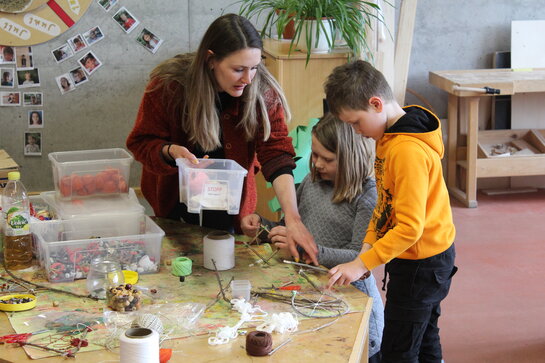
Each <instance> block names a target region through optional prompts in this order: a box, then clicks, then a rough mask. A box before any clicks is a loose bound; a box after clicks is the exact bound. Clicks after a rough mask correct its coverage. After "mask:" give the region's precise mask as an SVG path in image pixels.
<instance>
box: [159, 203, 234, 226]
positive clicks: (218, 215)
mask: <svg viewBox="0 0 545 363" xmlns="http://www.w3.org/2000/svg"><path fill="white" fill-rule="evenodd" d="M168 218H170V219H175V220H177V221H179V220H181V221H182V222H185V223H188V224H194V225H197V226H198V225H199V224H200V221H199V219H200V216H199V214H197V213H189V212H188V211H187V206H186V205H185V204H183V203H178V205H177V206H176V207H174V209H173V210H172V212H170V214H169V215H168ZM202 227H207V228H213V229H219V230H222V231H226V232H229V233H233V232H234V216H232V215H230V214H227V212H226V211H224V210H203V211H202Z"/></svg>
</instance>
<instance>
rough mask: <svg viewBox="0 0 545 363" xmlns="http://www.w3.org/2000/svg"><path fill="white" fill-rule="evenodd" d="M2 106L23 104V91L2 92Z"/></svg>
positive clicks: (0, 100) (0, 103)
mask: <svg viewBox="0 0 545 363" xmlns="http://www.w3.org/2000/svg"><path fill="white" fill-rule="evenodd" d="M0 106H21V93H20V92H0Z"/></svg>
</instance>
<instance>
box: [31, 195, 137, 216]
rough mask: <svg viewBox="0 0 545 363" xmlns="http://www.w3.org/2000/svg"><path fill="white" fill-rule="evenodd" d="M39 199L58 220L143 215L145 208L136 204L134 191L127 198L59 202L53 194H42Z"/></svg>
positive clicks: (106, 197) (115, 196)
mask: <svg viewBox="0 0 545 363" xmlns="http://www.w3.org/2000/svg"><path fill="white" fill-rule="evenodd" d="M40 197H42V199H43V200H44V201H45V202H46V203H47V204H48V205H50V206H51V207H52V208H53V209H54V210H55V211H56V212H57V215H58V217H59V218H60V219H73V218H81V217H88V216H97V215H101V216H102V215H107V214H144V212H145V208H144V206H142V205H141V204H140V203H139V202H138V197H137V196H136V193H135V192H134V189H132V188H130V189H129V194H128V198H126V197H122V196H119V195H112V196H99V197H95V198H86V199H74V200H60V199H57V198H56V193H55V192H42V193H41V194H40Z"/></svg>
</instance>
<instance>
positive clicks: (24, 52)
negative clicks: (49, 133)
mask: <svg viewBox="0 0 545 363" xmlns="http://www.w3.org/2000/svg"><path fill="white" fill-rule="evenodd" d="M0 75H1V77H2V81H1V82H0V106H6V107H10V106H11V107H13V106H24V107H28V109H27V110H25V112H24V117H23V119H24V120H25V122H26V124H27V125H26V126H27V129H31V128H32V129H38V128H42V127H43V126H44V111H43V108H42V107H43V94H42V92H38V91H36V90H35V89H34V88H36V87H40V85H41V84H40V72H39V70H38V68H36V67H35V64H34V59H33V58H32V47H12V46H3V45H0ZM21 144H22V146H23V153H24V155H29V156H33V155H36V156H40V155H42V148H41V144H42V133H41V132H40V131H37V130H33V131H32V132H31V131H26V132H25V133H24V138H23V140H22V142H21Z"/></svg>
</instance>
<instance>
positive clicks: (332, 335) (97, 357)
mask: <svg viewBox="0 0 545 363" xmlns="http://www.w3.org/2000/svg"><path fill="white" fill-rule="evenodd" d="M156 221H157V223H158V224H159V225H160V226H161V227H162V228H163V229H164V230H165V233H166V237H165V239H164V241H163V253H162V259H163V260H165V259H167V258H171V257H173V253H175V252H176V251H175V249H177V252H179V251H185V252H186V254H187V255H188V257H190V258H191V259H193V260H194V262H195V265H194V269H193V274H192V275H191V276H190V277H188V278H191V279H201V280H199V281H202V282H203V289H207V290H212V291H207V292H206V294H210V293H211V294H212V295H215V294H216V293H217V291H216V290H218V291H219V288H218V287H217V282H215V275H214V274H213V273H212V272H211V271H208V270H205V269H204V268H202V267H199V262H200V261H201V262H202V255H201V254H200V251H198V253H195V252H197V251H196V246H200V244H201V241H198V239H199V238H201V239H202V237H200V236H202V235H204V234H206V233H207V232H209V231H207V230H205V229H201V228H200V227H196V226H189V225H186V224H182V223H179V222H173V221H168V220H156ZM173 246H174V247H175V248H174V249H173ZM236 250H237V251H236V255H237V260H236V267H235V268H234V269H233V270H229V271H225V272H221V274H222V276H223V277H224V278H226V277H227V276H231V275H234V276H235V277H236V278H237V279H239V278H241V277H243V278H244V277H247V276H251V274H259V273H260V272H258V271H257V269H260V267H257V266H255V265H254V266H253V267H249V266H248V262H252V261H254V262H255V260H256V258H255V256H254V255H253V254H252V253H251V251H249V250H248V249H246V248H245V247H244V246H243V245H240V244H237V246H236ZM174 255H175V254H174ZM288 266H289V267H288ZM287 268H293V267H292V266H291V265H286V264H283V263H280V262H278V261H275V262H273V263H272V266H271V267H268V268H267V269H266V270H265V271H264V272H265V274H264V275H266V276H271V277H273V276H275V275H276V278H277V279H278V278H279V277H280V276H279V275H280V274H285V272H286V271H287V270H286V269H287ZM159 275H160V279H161V281H168V282H169V283H172V287H173V288H172V289H171V290H172V291H180V294H184V292H183V291H184V289H183V288H180V282H179V281H178V280H177V278H176V277H173V276H172V275H170V271H169V270H168V268H166V267H164V266H162V267H161V271H160V272H159ZM150 276H152V275H143V276H141V279H140V280H141V281H139V284H140V283H142V284H145V283H146V278H149V277H150ZM153 276H154V279H156V280H157V274H154V275H153ZM311 277H312V278H313V279H315V283H317V284H318V285H324V286H325V283H326V282H327V275H326V274H321V273H316V274H312V276H311ZM249 279H250V281H252V280H253V281H256V279H252V278H251V277H250V278H249ZM194 281H197V280H194ZM36 282H38V281H36ZM186 282H187V280H186ZM226 282H227V281H224V283H226ZM77 283H78V282H73V283H66V284H55V285H54V287H57V288H59V287H60V288H70V284H77ZM199 283H200V282H199ZM207 284H210V286H213V285H214V284H215V285H216V287H215V288H213V289H212V288H210V286H207ZM81 286H82V283H81V281H80V282H79V285H78V288H79V287H81ZM174 287H176V288H174ZM254 287H255V286H254ZM302 287H303V289H310V285H307V286H304V285H302ZM252 289H253V288H252ZM74 290H77V288H74ZM172 291H171V292H172ZM186 291H187V289H186ZM337 292H338V293H341V295H342V296H343V298H344V299H345V301H347V302H348V303H349V304H350V305H351V306H357V310H358V311H360V312H354V313H350V314H347V315H344V316H342V317H341V318H340V319H339V320H338V321H337V322H335V323H334V324H332V325H330V326H328V327H326V328H323V329H321V330H319V331H315V332H310V333H305V334H301V335H289V334H285V335H284V336H282V335H278V334H276V333H273V348H274V347H275V346H277V345H278V344H280V343H281V342H283V341H284V340H286V339H287V338H288V337H291V338H292V339H293V340H292V342H290V343H289V344H287V345H285V346H284V347H282V348H281V349H280V350H278V351H277V352H275V353H274V355H272V356H270V357H259V358H258V357H250V356H248V355H247V354H246V351H245V337H243V336H242V337H241V336H239V337H238V338H237V339H235V340H233V341H231V342H230V343H228V344H225V345H219V346H210V345H208V342H207V340H208V335H202V336H191V337H187V338H182V339H171V340H167V341H165V342H164V343H163V344H162V346H161V347H162V348H171V349H172V350H173V352H174V353H173V357H172V359H171V360H170V362H186V361H188V360H190V361H192V362H201V361H208V362H209V361H214V362H233V361H237V362H253V361H255V360H261V361H264V362H265V361H267V362H268V361H270V362H272V361H293V360H294V357H297V358H296V360H297V361H299V362H332V361H343V362H360V361H363V362H367V355H368V324H369V316H370V311H371V306H372V299H370V298H369V297H367V296H366V295H365V294H363V293H361V292H360V291H359V290H357V289H355V288H354V287H352V286H349V287H343V288H340V289H339V290H338V291H337ZM202 293H203V292H200V291H195V290H191V291H188V292H186V293H185V295H186V296H185V297H186V298H189V299H190V298H191V296H192V295H200V294H202ZM44 294H46V293H45V292H42V293H41V294H39V295H38V297H39V300H38V301H39V303H40V296H42V300H43V301H49V302H48V304H50V303H51V302H50V301H51V299H48V298H46V297H45V296H44ZM47 294H48V295H55V294H52V293H49V292H48V293H47ZM180 298H181V299H183V297H182V296H180ZM99 303H100V304H103V302H99ZM99 303H97V304H99ZM259 303H260V299H259V300H258V301H257V304H259ZM86 305H87V306H89V301H87V302H86ZM224 305H225V303H224ZM217 309H218V307H217V306H216V312H217ZM219 309H220V310H221V306H220V307H219ZM284 309H285V310H284V311H289V310H290V309H291V307H289V305H286V307H285V308H284ZM269 313H272V311H269ZM205 315H206V313H205ZM332 320H334V319H332V318H327V319H301V320H300V325H299V329H298V330H299V331H302V330H306V329H313V328H316V327H319V326H321V325H323V324H325V323H327V322H329V321H332ZM249 330H252V329H249ZM11 333H13V329H12V328H11V325H10V323H9V321H8V319H7V317H6V315H5V314H0V335H4V334H11ZM0 357H1V358H2V359H0V362H4V360H7V361H8V362H26V361H31V359H29V358H28V357H27V355H26V354H25V352H24V351H23V349H22V348H18V347H13V346H0ZM117 360H119V348H117V349H115V350H114V351H111V352H110V351H107V350H98V351H92V352H80V353H78V354H77V357H76V361H78V362H94V363H98V362H101V361H117ZM64 361H65V359H64V358H61V357H49V358H43V359H40V360H39V362H43V363H50V362H64Z"/></svg>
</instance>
